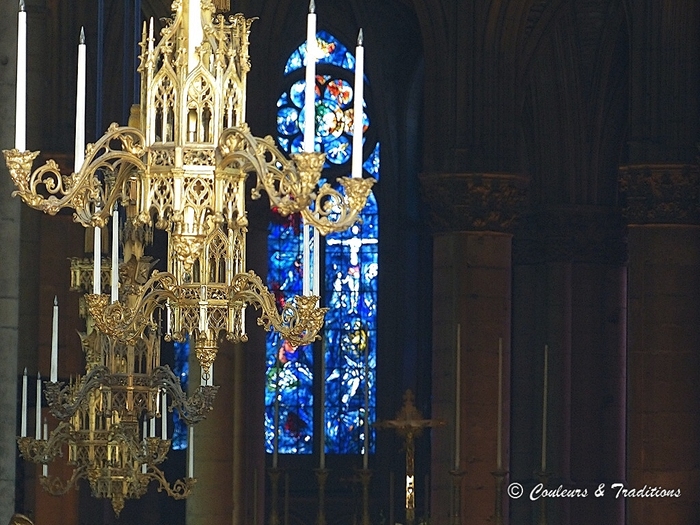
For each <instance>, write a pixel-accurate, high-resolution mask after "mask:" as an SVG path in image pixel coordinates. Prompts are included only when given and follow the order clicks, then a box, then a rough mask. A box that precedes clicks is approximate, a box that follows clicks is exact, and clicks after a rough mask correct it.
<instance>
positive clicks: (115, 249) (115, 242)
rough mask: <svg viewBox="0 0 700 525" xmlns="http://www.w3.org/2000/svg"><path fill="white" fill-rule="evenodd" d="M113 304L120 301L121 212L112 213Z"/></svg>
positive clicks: (115, 208)
mask: <svg viewBox="0 0 700 525" xmlns="http://www.w3.org/2000/svg"><path fill="white" fill-rule="evenodd" d="M111 292H112V293H111V296H110V299H111V301H112V302H116V301H118V300H119V210H118V209H117V207H116V206H115V207H114V211H113V212H112V290H111Z"/></svg>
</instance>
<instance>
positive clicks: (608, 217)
mask: <svg viewBox="0 0 700 525" xmlns="http://www.w3.org/2000/svg"><path fill="white" fill-rule="evenodd" d="M513 260H514V261H515V262H516V264H537V263H543V262H562V261H571V262H586V263H602V264H623V263H624V262H625V261H626V260H627V235H626V227H625V224H624V220H623V218H622V215H621V213H620V211H619V210H618V209H617V208H613V207H599V206H571V207H550V208H545V209H542V210H538V211H535V212H534V213H532V214H531V215H529V216H527V217H525V218H523V220H522V221H520V222H519V223H518V231H517V232H516V235H515V238H514V240H513Z"/></svg>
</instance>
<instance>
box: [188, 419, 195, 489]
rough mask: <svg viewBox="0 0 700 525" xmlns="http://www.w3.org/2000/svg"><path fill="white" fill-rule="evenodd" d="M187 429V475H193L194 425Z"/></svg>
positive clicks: (191, 476)
mask: <svg viewBox="0 0 700 525" xmlns="http://www.w3.org/2000/svg"><path fill="white" fill-rule="evenodd" d="M188 430H189V440H188V441H189V443H187V448H188V449H189V450H188V457H187V459H188V461H187V477H190V478H193V477H194V427H193V426H192V425H190V426H189V427H188Z"/></svg>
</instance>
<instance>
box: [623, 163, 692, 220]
mask: <svg viewBox="0 0 700 525" xmlns="http://www.w3.org/2000/svg"><path fill="white" fill-rule="evenodd" d="M698 168H699V167H698V165H694V164H644V165H630V166H621V167H620V179H619V181H620V197H621V203H622V208H623V213H624V216H625V219H626V220H627V223H628V224H700V169H698Z"/></svg>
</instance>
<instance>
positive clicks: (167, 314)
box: [165, 299, 173, 334]
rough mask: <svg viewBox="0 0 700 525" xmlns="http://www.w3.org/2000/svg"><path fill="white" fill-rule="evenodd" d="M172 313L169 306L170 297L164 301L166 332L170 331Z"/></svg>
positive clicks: (169, 332)
mask: <svg viewBox="0 0 700 525" xmlns="http://www.w3.org/2000/svg"><path fill="white" fill-rule="evenodd" d="M172 315H173V311H172V309H171V308H170V299H168V301H167V302H166V303H165V332H166V333H168V334H171V333H172V327H171V321H170V318H171V316H172Z"/></svg>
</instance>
